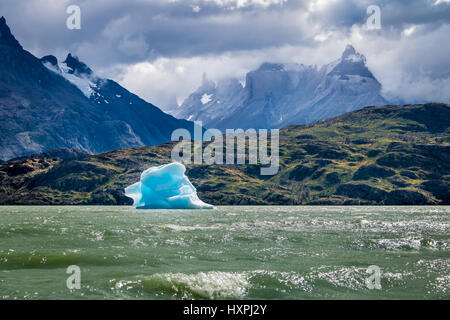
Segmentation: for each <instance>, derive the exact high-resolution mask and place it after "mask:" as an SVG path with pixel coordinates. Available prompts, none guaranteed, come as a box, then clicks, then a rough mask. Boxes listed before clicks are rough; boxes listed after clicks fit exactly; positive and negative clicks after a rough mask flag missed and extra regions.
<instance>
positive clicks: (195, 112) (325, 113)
mask: <svg viewBox="0 0 450 320" xmlns="http://www.w3.org/2000/svg"><path fill="white" fill-rule="evenodd" d="M386 104H387V101H386V100H385V99H384V98H383V96H382V95H381V84H380V83H379V82H378V81H377V79H376V78H375V77H374V76H373V74H372V72H371V71H370V70H369V69H368V67H367V65H366V58H365V57H364V56H363V55H362V54H360V53H358V52H356V50H355V48H354V47H353V46H351V45H347V47H346V48H345V50H344V52H343V53H342V56H341V58H339V59H338V60H336V61H333V62H331V63H329V64H326V65H324V66H322V67H321V68H319V69H318V68H317V67H316V66H306V65H303V64H282V63H264V64H262V65H261V66H260V67H259V68H258V69H257V70H254V71H251V72H249V73H247V75H246V81H245V86H243V85H242V84H241V83H240V82H239V80H238V79H233V78H232V79H227V80H223V81H219V82H218V83H215V82H213V81H210V80H208V79H207V78H206V77H205V76H204V78H203V83H202V85H201V86H200V87H199V88H198V89H197V90H196V91H195V92H194V93H192V94H191V95H190V96H189V97H188V98H187V99H186V100H185V101H184V102H183V104H182V105H181V106H180V107H179V108H176V109H175V110H173V109H172V110H171V111H169V112H171V113H172V114H173V115H174V116H176V117H178V118H183V119H188V120H192V121H195V120H197V121H202V122H203V125H204V126H205V127H207V128H218V129H221V130H225V129H227V128H244V129H246V128H256V129H258V128H282V127H284V126H286V125H289V124H309V123H314V122H316V121H318V120H325V119H328V118H331V117H335V116H338V115H341V114H344V113H346V112H350V111H353V110H357V109H360V108H362V107H364V106H374V105H386Z"/></svg>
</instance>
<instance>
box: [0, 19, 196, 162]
mask: <svg viewBox="0 0 450 320" xmlns="http://www.w3.org/2000/svg"><path fill="white" fill-rule="evenodd" d="M177 128H186V129H188V130H192V128H193V123H191V122H189V121H186V120H179V119H176V118H174V117H173V116H171V115H168V114H166V113H164V112H162V111H161V110H160V109H159V108H157V107H156V106H154V105H152V104H151V103H148V102H146V101H144V100H142V99H141V98H139V97H138V96H136V95H135V94H133V93H131V92H129V91H128V90H127V89H125V88H123V87H122V86H120V85H119V84H118V83H116V82H114V81H113V80H109V79H102V78H100V77H98V76H96V75H95V73H94V72H93V71H92V70H91V69H90V68H89V67H88V66H87V65H86V64H84V63H83V62H81V61H80V60H79V59H78V58H77V57H75V56H73V55H71V54H68V56H67V58H66V59H65V60H64V61H63V62H59V61H58V60H57V58H56V57H54V56H45V57H43V58H42V59H38V58H37V57H35V56H34V55H32V54H31V53H30V52H28V51H26V50H24V49H23V47H22V46H21V45H20V43H19V42H18V41H17V40H16V38H15V37H14V36H13V35H12V33H11V30H10V28H9V27H8V25H7V24H6V20H5V18H4V17H1V18H0V130H1V132H2V134H1V136H0V159H2V160H7V159H11V158H15V157H20V156H24V155H27V154H35V153H41V152H46V151H49V150H53V149H60V148H75V149H81V150H84V151H86V152H93V153H99V152H103V151H107V150H114V149H118V148H126V147H138V146H149V145H156V144H159V143H163V142H167V141H170V138H171V133H172V132H173V130H175V129H177Z"/></svg>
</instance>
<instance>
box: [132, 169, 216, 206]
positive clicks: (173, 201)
mask: <svg viewBox="0 0 450 320" xmlns="http://www.w3.org/2000/svg"><path fill="white" fill-rule="evenodd" d="M185 172H186V167H185V166H184V165H182V164H181V163H178V162H174V163H170V164H166V165H162V166H158V167H151V168H149V169H147V170H145V171H144V172H142V174H141V180H140V181H139V182H136V183H135V184H132V185H131V186H129V187H127V188H125V195H126V196H127V197H130V198H132V199H133V201H134V203H133V206H134V207H135V208H137V209H212V208H214V207H213V206H212V205H210V204H207V203H204V202H203V201H202V200H200V199H199V198H198V196H197V190H196V189H195V187H194V186H193V185H192V183H191V182H190V181H189V179H188V178H187V177H186V175H185Z"/></svg>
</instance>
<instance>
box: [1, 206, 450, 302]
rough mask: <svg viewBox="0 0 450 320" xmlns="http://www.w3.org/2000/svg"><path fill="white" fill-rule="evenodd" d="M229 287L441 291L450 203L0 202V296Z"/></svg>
mask: <svg viewBox="0 0 450 320" xmlns="http://www.w3.org/2000/svg"><path fill="white" fill-rule="evenodd" d="M71 265H76V266H78V267H79V268H80V272H81V289H79V290H76V289H73V290H69V289H68V288H67V285H66V281H67V278H68V277H69V276H71V275H70V274H67V273H66V271H67V268H68V267H69V266H71ZM372 265H376V266H378V267H379V268H380V278H379V279H380V285H381V289H369V288H368V286H367V283H366V279H367V278H368V277H370V276H371V275H373V273H366V271H367V268H368V267H369V266H372ZM375 276H376V275H375ZM374 279H376V278H372V280H371V282H370V281H369V282H370V283H371V284H374V283H376V282H374V281H375V280H374ZM233 298H237V299H378V298H388V299H422V298H425V299H436V298H437V299H449V298H450V207H218V208H216V209H214V210H205V211H193V210H173V211H170V210H169V211H168V210H135V209H134V208H131V207H102V206H99V207H0V299H233Z"/></svg>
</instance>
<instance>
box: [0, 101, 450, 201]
mask: <svg viewBox="0 0 450 320" xmlns="http://www.w3.org/2000/svg"><path fill="white" fill-rule="evenodd" d="M449 126H450V106H449V105H444V104H426V105H408V106H387V107H367V108H365V109H363V110H359V111H355V112H352V113H348V114H346V115H344V116H341V117H337V118H334V119H330V120H327V121H322V122H319V123H317V124H315V125H312V126H300V125H298V126H296V125H292V126H288V127H286V128H284V129H282V130H281V132H280V171H279V173H278V174H277V175H275V176H272V177H262V176H259V167H258V166H257V165H253V166H250V165H220V166H219V165H213V166H208V165H195V166H194V165H192V166H191V165H190V166H188V172H187V174H188V176H189V178H190V179H191V181H192V182H193V184H194V185H195V186H196V187H197V189H198V191H199V194H200V198H201V199H202V200H204V201H206V202H209V203H213V204H217V205H219V204H221V205H226V204H233V205H246V204H261V205H267V204H277V205H291V204H450V195H449V192H450V191H449V190H450V187H449V186H450V128H449ZM172 146H173V144H171V143H168V144H163V145H160V146H156V147H143V148H133V149H121V150H116V151H111V152H106V153H102V154H99V155H95V156H87V157H84V158H80V159H73V160H66V161H61V160H57V159H25V160H17V161H11V162H6V163H1V164H0V204H105V205H109V204H130V199H128V198H126V197H125V196H124V195H123V189H124V187H126V186H127V185H129V184H131V183H133V182H136V181H137V180H138V179H139V175H140V173H141V172H142V170H144V169H146V168H148V167H150V166H154V165H159V164H165V163H168V162H170V152H171V149H172Z"/></svg>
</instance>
